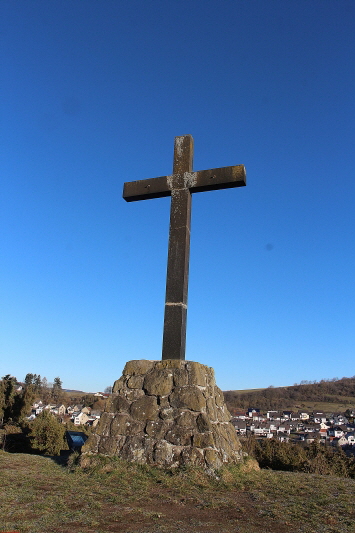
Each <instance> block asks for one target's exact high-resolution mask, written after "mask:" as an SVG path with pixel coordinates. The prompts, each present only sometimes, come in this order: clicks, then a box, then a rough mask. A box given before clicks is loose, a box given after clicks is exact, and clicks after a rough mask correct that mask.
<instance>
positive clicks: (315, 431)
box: [231, 408, 355, 451]
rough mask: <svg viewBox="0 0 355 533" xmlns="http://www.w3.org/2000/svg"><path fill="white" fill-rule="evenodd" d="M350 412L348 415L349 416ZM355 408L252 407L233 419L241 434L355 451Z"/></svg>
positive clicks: (236, 413) (238, 413) (235, 415)
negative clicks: (327, 410)
mask: <svg viewBox="0 0 355 533" xmlns="http://www.w3.org/2000/svg"><path fill="white" fill-rule="evenodd" d="M345 415H347V416H345ZM354 417H355V409H348V410H347V411H346V413H333V414H325V413H323V412H311V413H310V412H307V411H299V412H297V413H294V412H292V411H266V412H265V413H262V412H261V410H260V409H257V408H250V409H248V410H247V411H246V412H244V411H243V412H235V413H234V416H233V417H232V419H231V422H232V424H233V425H234V427H235V430H236V432H237V434H238V435H240V436H250V435H254V436H255V437H256V438H260V439H271V438H275V439H277V440H280V441H281V442H300V443H306V444H309V443H311V442H313V441H315V440H319V441H320V442H323V443H329V444H331V445H333V446H339V447H341V448H343V449H353V451H355V424H354ZM350 420H351V422H350Z"/></svg>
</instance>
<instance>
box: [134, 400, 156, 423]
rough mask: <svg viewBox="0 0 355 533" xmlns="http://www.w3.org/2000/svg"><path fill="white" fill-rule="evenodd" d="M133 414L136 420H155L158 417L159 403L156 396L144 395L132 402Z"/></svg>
mask: <svg viewBox="0 0 355 533" xmlns="http://www.w3.org/2000/svg"><path fill="white" fill-rule="evenodd" d="M130 413H131V416H132V417H133V418H135V419H136V420H142V421H145V420H155V419H156V418H157V417H158V403H157V399H156V398H155V397H154V396H142V397H141V398H139V400H136V401H135V402H133V403H132V405H131V409H130Z"/></svg>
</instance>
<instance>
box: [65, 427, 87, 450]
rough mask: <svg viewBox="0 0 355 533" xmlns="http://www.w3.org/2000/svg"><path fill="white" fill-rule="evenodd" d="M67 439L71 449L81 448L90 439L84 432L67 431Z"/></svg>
mask: <svg viewBox="0 0 355 533" xmlns="http://www.w3.org/2000/svg"><path fill="white" fill-rule="evenodd" d="M66 437H67V443H68V446H69V448H70V449H77V448H81V447H82V446H83V445H84V444H85V441H86V440H87V438H88V436H87V435H85V433H83V432H82V431H67V432H66Z"/></svg>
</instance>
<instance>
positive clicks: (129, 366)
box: [123, 359, 154, 376]
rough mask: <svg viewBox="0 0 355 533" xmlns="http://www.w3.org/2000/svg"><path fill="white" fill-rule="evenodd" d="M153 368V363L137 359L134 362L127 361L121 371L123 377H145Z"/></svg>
mask: <svg viewBox="0 0 355 533" xmlns="http://www.w3.org/2000/svg"><path fill="white" fill-rule="evenodd" d="M153 366H154V361H149V360H147V359H137V360H134V361H128V362H127V363H126V366H125V367H124V369H123V375H124V376H127V375H129V376H135V375H136V374H138V375H141V376H143V375H145V374H146V373H147V372H149V370H151V369H152V368H153Z"/></svg>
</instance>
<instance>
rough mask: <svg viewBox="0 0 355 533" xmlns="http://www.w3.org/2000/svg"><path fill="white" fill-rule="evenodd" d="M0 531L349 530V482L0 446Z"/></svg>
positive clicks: (353, 518) (353, 523)
mask: <svg viewBox="0 0 355 533" xmlns="http://www.w3.org/2000/svg"><path fill="white" fill-rule="evenodd" d="M0 469H1V470H0V471H1V498H0V508H1V518H0V531H19V532H21V533H48V532H51V533H57V532H58V533H59V532H60V533H69V532H71V533H72V532H75V533H112V532H122V533H177V532H179V533H184V532H188V533H191V532H193V533H202V532H203V533H212V532H214V533H231V532H240V533H261V532H262V533H264V532H268V531H269V532H272V533H284V532H285V533H286V532H287V533H290V532H292V533H350V532H351V533H353V531H354V530H355V508H354V496H355V480H349V479H342V478H335V477H321V476H315V475H309V474H296V473H288V472H274V471H267V470H264V471H259V472H257V471H253V470H251V471H245V470H242V469H240V468H239V467H228V468H225V469H223V470H222V471H221V472H219V475H218V477H212V476H208V475H207V474H205V473H204V472H201V471H200V470H197V469H186V470H180V471H177V472H175V473H174V472H170V471H163V470H158V469H155V468H150V467H144V466H142V467H140V466H137V465H133V464H128V463H124V462H123V461H120V460H119V459H109V458H105V457H97V458H95V460H94V462H93V463H92V464H90V465H88V466H87V467H86V468H81V467H78V466H72V467H71V468H69V467H65V466H60V465H58V464H57V463H55V462H54V461H52V460H51V459H49V458H45V457H39V456H32V455H25V454H7V453H4V452H0Z"/></svg>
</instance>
